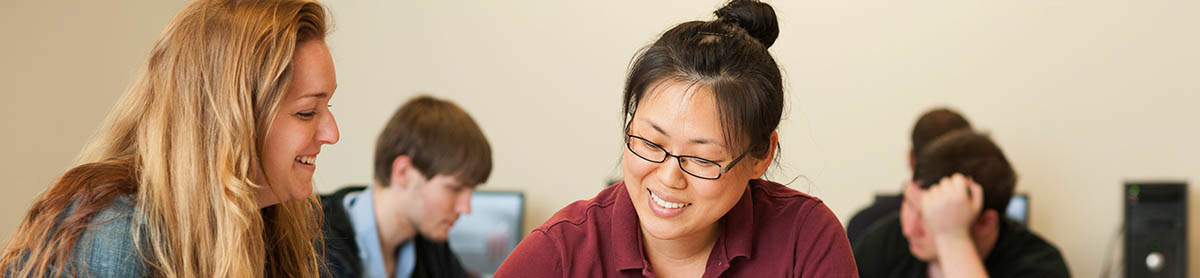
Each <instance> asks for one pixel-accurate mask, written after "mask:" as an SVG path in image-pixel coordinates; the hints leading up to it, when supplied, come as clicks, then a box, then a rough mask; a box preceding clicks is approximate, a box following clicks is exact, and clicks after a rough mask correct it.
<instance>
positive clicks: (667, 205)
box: [650, 191, 691, 209]
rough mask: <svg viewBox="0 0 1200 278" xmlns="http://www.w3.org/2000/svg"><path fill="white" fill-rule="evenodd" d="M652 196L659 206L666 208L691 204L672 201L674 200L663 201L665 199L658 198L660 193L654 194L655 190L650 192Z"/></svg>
mask: <svg viewBox="0 0 1200 278" xmlns="http://www.w3.org/2000/svg"><path fill="white" fill-rule="evenodd" d="M650 198H651V199H654V202H655V203H658V206H661V207H664V208H669V209H676V208H682V207H686V206H688V205H691V204H688V203H672V202H667V201H663V199H659V198H658V195H654V192H653V191H651V192H650Z"/></svg>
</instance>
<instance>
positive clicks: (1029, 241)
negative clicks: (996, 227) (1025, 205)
mask: <svg viewBox="0 0 1200 278" xmlns="http://www.w3.org/2000/svg"><path fill="white" fill-rule="evenodd" d="M1002 229H1003V230H1002V231H1003V233H1002V234H1001V236H1000V239H998V240H997V241H996V247H995V248H994V249H992V254H990V255H989V256H988V259H987V262H986V263H987V264H988V270H989V271H991V270H993V269H997V270H1002V271H1004V272H1005V273H1010V274H1012V275H1018V276H1030V275H1032V276H1038V277H1068V276H1070V272H1069V270H1068V268H1067V263H1066V260H1065V259H1064V258H1063V255H1062V252H1060V251H1059V250H1058V247H1055V246H1054V244H1052V243H1050V242H1049V241H1046V239H1044V238H1042V237H1041V236H1039V235H1038V234H1036V233H1034V232H1033V231H1030V230H1029V229H1028V228H1026V227H1025V226H1022V225H1020V224H1017V223H1013V222H1006V223H1005V225H1004V227H1002Z"/></svg>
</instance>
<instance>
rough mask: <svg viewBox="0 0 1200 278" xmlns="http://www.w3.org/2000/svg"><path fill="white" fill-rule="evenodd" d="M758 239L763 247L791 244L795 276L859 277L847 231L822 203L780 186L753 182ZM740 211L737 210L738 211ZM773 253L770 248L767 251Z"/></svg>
mask: <svg viewBox="0 0 1200 278" xmlns="http://www.w3.org/2000/svg"><path fill="white" fill-rule="evenodd" d="M750 194H751V196H750V198H752V199H753V202H754V208H753V210H754V222H755V226H757V227H759V229H761V230H760V231H759V232H757V235H755V237H763V240H765V241H760V242H761V243H762V244H781V243H782V242H781V240H782V239H784V238H787V239H788V240H789V241H794V242H792V243H791V244H790V245H789V246H790V247H789V248H783V249H780V250H790V251H788V252H790V253H792V260H791V262H790V263H791V266H792V272H793V273H795V274H797V275H798V276H802V277H851V276H854V275H856V274H857V269H856V267H855V264H854V255H853V254H851V251H850V243H849V242H848V241H847V240H846V231H845V229H843V228H842V224H841V222H839V221H838V219H837V216H836V215H834V214H833V211H832V210H830V209H829V207H828V206H826V205H825V203H824V202H823V201H821V199H819V198H817V197H814V196H812V195H808V194H805V193H802V192H799V191H796V190H794V189H791V188H788V187H786V186H783V185H781V184H778V183H774V182H770V181H765V180H753V181H751V182H750ZM736 209H737V208H735V210H736ZM764 249H770V248H764Z"/></svg>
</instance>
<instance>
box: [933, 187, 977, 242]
mask: <svg viewBox="0 0 1200 278" xmlns="http://www.w3.org/2000/svg"><path fill="white" fill-rule="evenodd" d="M922 195H923V196H921V202H920V206H921V209H920V211H921V218H922V219H923V221H924V222H925V223H924V224H925V229H926V231H927V232H928V233H930V235H931V236H932V237H934V238H937V237H942V236H963V237H968V238H969V237H970V236H971V226H972V224H973V223H975V220H976V219H977V218H978V217H979V212H980V210H981V209H982V208H983V188H982V187H980V186H979V184H978V183H975V181H974V180H972V179H971V178H968V177H966V176H964V175H962V174H954V176H952V177H945V178H942V180H941V181H940V182H938V184H936V185H933V186H930V187H929V189H927V191H926V192H925V194H922Z"/></svg>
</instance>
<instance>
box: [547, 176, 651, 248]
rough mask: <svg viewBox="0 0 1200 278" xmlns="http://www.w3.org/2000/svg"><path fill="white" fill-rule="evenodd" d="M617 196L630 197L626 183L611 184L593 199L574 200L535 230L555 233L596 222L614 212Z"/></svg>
mask: <svg viewBox="0 0 1200 278" xmlns="http://www.w3.org/2000/svg"><path fill="white" fill-rule="evenodd" d="M617 198H628V193H627V192H626V191H625V185H624V183H618V184H616V185H612V186H609V187H608V188H605V189H604V190H601V191H600V193H598V194H596V197H593V198H592V199H588V200H579V201H575V202H572V203H571V204H569V205H567V206H566V207H563V208H562V209H560V210H558V212H555V213H554V215H553V216H551V217H550V219H548V220H546V222H544V223H542V225H541V226H538V227H537V228H535V229H534V231H541V232H542V233H545V234H548V235H553V234H559V233H562V232H565V231H570V230H574V229H575V228H578V227H582V226H585V225H589V224H595V223H591V222H593V221H598V220H601V219H599V218H601V217H602V216H606V215H609V214H611V213H612V209H613V205H614V204H616V202H617Z"/></svg>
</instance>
